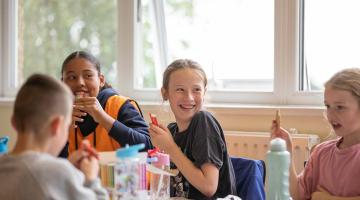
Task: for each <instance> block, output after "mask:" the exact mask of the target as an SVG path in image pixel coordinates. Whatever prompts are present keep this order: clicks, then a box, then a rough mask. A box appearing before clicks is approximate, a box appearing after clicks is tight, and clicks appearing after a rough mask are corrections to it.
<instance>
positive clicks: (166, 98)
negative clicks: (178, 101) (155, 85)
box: [161, 87, 169, 101]
mask: <svg viewBox="0 0 360 200" xmlns="http://www.w3.org/2000/svg"><path fill="white" fill-rule="evenodd" d="M161 96H162V98H163V100H164V101H167V100H168V99H169V97H168V93H167V91H166V89H165V88H163V87H162V88H161Z"/></svg>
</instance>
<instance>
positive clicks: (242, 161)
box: [231, 157, 266, 200]
mask: <svg viewBox="0 0 360 200" xmlns="http://www.w3.org/2000/svg"><path fill="white" fill-rule="evenodd" d="M231 162H232V165H233V168H234V172H235V180H236V190H237V193H238V196H239V197H241V199H242V200H265V188H264V184H265V176H266V166H265V162H264V161H263V160H252V159H247V158H241V157H231Z"/></svg>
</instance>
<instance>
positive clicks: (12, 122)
mask: <svg viewBox="0 0 360 200" xmlns="http://www.w3.org/2000/svg"><path fill="white" fill-rule="evenodd" d="M11 126H12V127H13V128H14V129H15V130H16V131H17V128H16V125H15V118H14V115H13V116H11Z"/></svg>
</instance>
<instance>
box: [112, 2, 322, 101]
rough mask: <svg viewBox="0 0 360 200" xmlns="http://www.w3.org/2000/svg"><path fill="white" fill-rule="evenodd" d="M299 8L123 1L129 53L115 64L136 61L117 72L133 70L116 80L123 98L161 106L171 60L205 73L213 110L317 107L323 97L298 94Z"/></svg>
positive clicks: (122, 29) (283, 4) (267, 4)
mask: <svg viewBox="0 0 360 200" xmlns="http://www.w3.org/2000/svg"><path fill="white" fill-rule="evenodd" d="M140 3H141V4H140ZM202 3H204V4H202ZM298 4H299V1H297V0H292V1H268V0H266V1H263V0H244V1H232V0H226V1H217V0H211V1H206V2H202V1H192V0H183V1H174V0H166V1H149V0H141V1H140V0H138V1H136V2H135V1H133V2H129V1H127V2H126V3H124V2H123V1H122V6H124V7H126V6H128V9H127V10H129V11H131V12H132V13H131V14H128V15H121V12H120V11H119V12H120V15H121V16H119V19H120V17H121V18H122V20H123V21H122V22H119V32H120V33H119V34H120V35H123V36H124V38H125V36H128V38H127V40H125V39H123V42H122V44H128V45H129V46H127V45H121V46H119V48H121V50H119V51H121V52H122V53H119V55H118V56H119V60H126V59H127V58H133V60H132V61H128V62H126V63H119V67H120V68H121V69H125V68H128V67H127V66H129V65H130V66H134V68H133V69H126V72H127V73H129V74H132V76H126V75H125V74H123V75H121V74H120V76H121V78H120V82H121V83H120V88H121V91H123V92H125V93H127V94H130V95H131V96H133V97H135V98H137V99H146V100H152V101H160V100H161V99H160V95H158V94H159V92H158V91H159V90H158V89H159V87H160V86H161V78H162V77H161V75H162V72H163V70H164V68H165V67H166V66H167V65H168V64H169V63H170V62H171V61H173V60H174V59H176V58H183V57H190V58H193V59H194V60H196V61H198V62H199V63H200V64H202V66H203V67H204V68H205V70H206V72H207V75H208V77H209V79H210V81H209V82H210V87H209V90H208V91H209V92H208V96H210V97H208V99H209V102H211V103H245V104H250V103H261V104H285V105H286V104H314V102H315V104H321V102H322V101H321V100H320V97H321V93H306V92H303V91H300V90H299V89H298V88H299V76H298V75H299V71H300V70H299V47H300V42H299V34H298V31H299V5H298ZM124 10H125V9H124ZM248 10H250V11H249V12H248ZM128 16H131V17H128ZM219 27H220V28H219ZM132 30H135V32H134V33H135V34H132V33H133V31H132ZM119 38H120V40H121V38H122V37H121V36H120V37H119ZM127 41H135V42H134V43H126V42H127ZM127 50H128V51H129V50H130V53H129V52H127Z"/></svg>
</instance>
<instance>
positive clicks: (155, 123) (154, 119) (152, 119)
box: [149, 113, 159, 126]
mask: <svg viewBox="0 0 360 200" xmlns="http://www.w3.org/2000/svg"><path fill="white" fill-rule="evenodd" d="M149 115H150V119H151V123H153V124H154V125H155V126H159V123H158V121H157V118H156V115H154V114H151V113H149Z"/></svg>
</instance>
